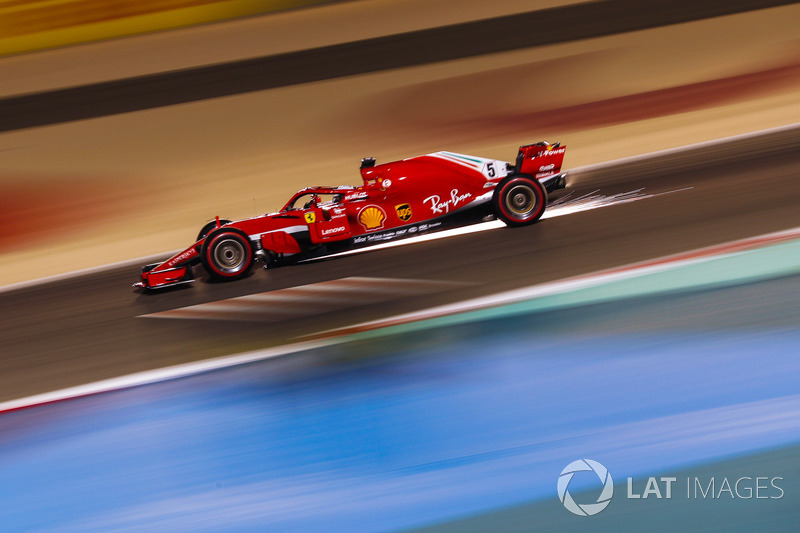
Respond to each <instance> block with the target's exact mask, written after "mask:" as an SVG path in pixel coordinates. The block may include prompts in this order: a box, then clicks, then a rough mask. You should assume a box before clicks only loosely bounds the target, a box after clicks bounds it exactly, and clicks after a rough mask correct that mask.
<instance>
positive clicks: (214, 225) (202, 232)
mask: <svg viewBox="0 0 800 533" xmlns="http://www.w3.org/2000/svg"><path fill="white" fill-rule="evenodd" d="M229 222H230V220H225V219H220V221H219V225H220V226H224V225H225V224H228V223H229ZM215 229H217V221H216V220H212V221H211V222H209V223H208V224H206V225H205V226H203V227H202V228H201V229H200V233H198V234H197V239H195V242H197V241H199V240H201V239H203V238H204V237H205V236H206V235H208V234H209V233H211V232H212V231H214V230H215Z"/></svg>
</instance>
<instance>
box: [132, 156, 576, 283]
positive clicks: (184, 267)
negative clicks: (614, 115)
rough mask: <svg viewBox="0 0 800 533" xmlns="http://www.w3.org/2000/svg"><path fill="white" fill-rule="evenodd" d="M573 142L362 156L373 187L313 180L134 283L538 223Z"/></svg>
mask: <svg viewBox="0 0 800 533" xmlns="http://www.w3.org/2000/svg"><path fill="white" fill-rule="evenodd" d="M564 151H565V147H564V146H561V145H560V143H555V144H550V143H547V142H539V143H536V144H530V145H527V146H521V147H520V149H519V153H518V154H517V158H516V161H515V164H513V165H512V164H510V163H507V162H505V161H497V160H494V159H485V158H482V157H473V156H466V155H461V154H455V153H452V152H436V153H433V154H428V155H423V156H419V157H412V158H410V159H404V160H402V161H395V162H392V163H385V164H382V165H375V159H374V158H365V159H363V160H362V161H361V178H362V180H363V185H361V186H358V187H353V186H348V185H342V186H339V187H308V188H305V189H302V190H300V191H298V192H297V193H296V194H295V195H294V196H292V198H291V199H290V200H289V201H288V202H287V203H286V205H285V206H283V208H282V209H281V210H280V211H279V212H277V213H270V214H266V215H261V216H257V217H254V218H248V219H245V220H238V221H235V222H231V221H228V220H220V219H219V217H217V218H216V220H214V221H212V222H210V223H208V224H207V225H206V226H204V227H203V228H202V229H201V230H200V233H199V234H198V236H197V239H196V241H195V243H194V244H192V245H191V246H189V247H188V248H187V249H185V250H184V251H182V252H180V253H178V254H176V255H174V256H173V257H171V258H169V259H167V260H166V261H164V262H162V263H154V264H151V265H146V266H144V267H142V272H141V279H140V281H138V282H137V283H135V284H134V287H139V288H143V289H145V290H149V289H161V288H165V287H171V286H174V285H178V284H182V283H187V282H191V281H194V276H193V272H192V267H193V266H194V265H196V264H197V263H200V264H202V265H203V267H204V268H205V270H206V271H207V272H208V274H209V275H210V276H211V277H212V278H215V279H219V280H233V279H237V278H241V277H243V276H244V275H245V274H246V273H247V272H248V271H249V270H250V268H251V267H252V266H253V263H254V262H257V261H259V262H261V263H263V266H264V268H271V267H274V266H278V265H281V264H286V263H291V262H297V261H301V260H304V259H310V258H315V257H321V256H325V255H331V254H335V253H339V252H342V251H346V250H351V249H354V248H358V247H362V246H369V245H373V244H376V243H381V242H385V241H390V240H394V239H402V238H406V237H412V236H415V235H419V234H421V233H426V232H431V231H439V230H442V229H445V228H450V227H453V226H463V225H467V224H474V223H477V222H481V221H483V220H487V219H491V218H498V219H500V220H502V221H503V222H505V224H506V225H508V226H523V225H527V224H533V223H534V222H536V221H537V220H539V218H540V217H541V216H542V214H543V213H544V210H545V207H546V205H547V193H548V192H552V191H554V190H557V189H562V188H564V187H565V186H566V180H565V176H566V172H561V164H562V161H563V159H564Z"/></svg>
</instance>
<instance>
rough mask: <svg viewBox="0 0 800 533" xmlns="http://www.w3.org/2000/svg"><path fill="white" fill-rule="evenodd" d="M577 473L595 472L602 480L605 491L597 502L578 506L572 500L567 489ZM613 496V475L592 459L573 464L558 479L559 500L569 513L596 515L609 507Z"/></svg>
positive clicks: (580, 460)
mask: <svg viewBox="0 0 800 533" xmlns="http://www.w3.org/2000/svg"><path fill="white" fill-rule="evenodd" d="M576 472H594V473H595V474H597V477H598V478H600V481H601V482H602V483H603V491H602V492H601V493H600V496H598V497H597V502H595V503H585V504H578V503H576V502H575V500H573V499H572V496H571V495H570V493H569V491H568V490H567V488H568V487H569V482H570V481H571V480H572V476H574V475H575V473H576ZM613 495H614V480H613V479H611V474H610V473H609V472H608V469H606V467H605V466H603V465H601V464H600V463H598V462H597V461H592V460H591V459H579V460H577V461H573V462H571V463H570V464H568V465H567V467H566V468H564V470H562V471H561V475H560V476H559V477H558V499H559V500H561V503H563V504H564V507H566V508H567V510H568V511H569V512H571V513H574V514H576V515H578V516H592V515H596V514H597V513H599V512H600V511H602V510H603V509H605V508H606V507H608V504H609V503H610V502H611V497H612V496H613Z"/></svg>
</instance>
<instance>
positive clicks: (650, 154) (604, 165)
mask: <svg viewBox="0 0 800 533" xmlns="http://www.w3.org/2000/svg"><path fill="white" fill-rule="evenodd" d="M795 128H800V122H794V123H792V124H787V125H785V126H777V127H774V128H767V129H763V130H758V131H753V132H749V133H742V134H739V135H732V136H730V137H722V138H720V139H712V140H710V141H703V142H699V143H693V144H687V145H684V146H679V147H677V148H669V149H666V150H658V151H655V152H648V153H646V154H640V155H635V156H630V157H623V158H621V159H613V160H611V161H605V162H603V163H595V164H593V165H586V166H583V167H577V168H573V169H571V170H570V172H575V173H578V172H584V171H589V170H596V169H600V168H607V167H612V166H615V165H621V164H624V163H631V162H634V161H643V160H646V159H652V158H654V157H660V156H663V155H669V154H674V153H678V152H685V151H689V150H693V149H698V148H705V147H707V146H715V145H718V144H725V143H729V142H734V141H738V140H742V139H752V138H754V137H760V136H763V135H770V134H773V133H779V132H782V131H789V130H791V129H795ZM486 229H492V228H486ZM179 251H180V250H173V251H171V252H164V253H161V254H154V255H148V256H145V257H139V258H136V259H128V260H125V261H119V262H116V263H111V264H107V265H102V266H97V267H91V268H86V269H83V270H77V271H74V272H67V273H64V274H57V275H54V276H47V277H44V278H38V279H34V280H30V281H22V282H19V283H12V284H10V285H4V286H0V294H2V293H4V292H9V291H14V290H17V289H24V288H28V287H35V286H37V285H43V284H46V283H52V282H55V281H62V280H65V279H69V278H73V277H77V276H82V275H86V274H94V273H97V272H104V271H106V270H112V269H114V268H119V267H123V266H129V265H130V266H134V265H144V264H147V263H150V262H153V261H155V260H157V259H160V258H161V257H169V256H170V255H174V254H176V253H177V252H179Z"/></svg>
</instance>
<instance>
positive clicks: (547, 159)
mask: <svg viewBox="0 0 800 533" xmlns="http://www.w3.org/2000/svg"><path fill="white" fill-rule="evenodd" d="M566 148H567V147H566V146H561V143H555V144H550V143H549V142H547V141H542V142H538V143H535V144H528V145H525V146H520V147H519V153H518V154H517V164H516V170H517V172H519V173H521V174H529V175H531V176H534V177H535V178H537V179H540V180H541V179H542V178H547V177H550V176H555V175H556V174H558V173H559V172H560V171H561V164H562V163H563V161H564V152H565V151H566Z"/></svg>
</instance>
